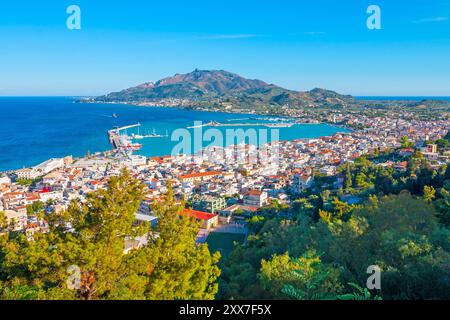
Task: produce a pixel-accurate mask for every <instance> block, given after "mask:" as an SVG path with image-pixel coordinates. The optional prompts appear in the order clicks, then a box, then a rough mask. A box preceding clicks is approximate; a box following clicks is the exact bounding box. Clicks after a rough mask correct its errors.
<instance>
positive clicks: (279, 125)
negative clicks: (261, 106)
mask: <svg viewBox="0 0 450 320" xmlns="http://www.w3.org/2000/svg"><path fill="white" fill-rule="evenodd" d="M293 125H294V124H293V123H268V124H266V125H265V126H266V127H269V128H290V127H292V126H293Z"/></svg>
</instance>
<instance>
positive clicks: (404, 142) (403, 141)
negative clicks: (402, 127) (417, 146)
mask: <svg viewBox="0 0 450 320" xmlns="http://www.w3.org/2000/svg"><path fill="white" fill-rule="evenodd" d="M400 143H401V146H402V148H412V147H413V146H414V143H413V142H410V141H409V138H408V136H403V137H402V139H401V141H400Z"/></svg>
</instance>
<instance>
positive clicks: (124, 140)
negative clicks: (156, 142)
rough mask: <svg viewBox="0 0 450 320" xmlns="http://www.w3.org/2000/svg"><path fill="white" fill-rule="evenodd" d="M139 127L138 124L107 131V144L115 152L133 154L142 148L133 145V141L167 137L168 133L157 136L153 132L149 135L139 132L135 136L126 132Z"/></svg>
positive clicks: (136, 144) (138, 145) (135, 144)
mask: <svg viewBox="0 0 450 320" xmlns="http://www.w3.org/2000/svg"><path fill="white" fill-rule="evenodd" d="M140 127H141V124H140V123H136V124H131V125H127V126H123V127H117V128H114V129H111V130H109V131H108V138H109V142H110V143H111V145H112V146H113V148H114V149H115V150H119V151H125V152H133V151H138V150H140V149H141V148H142V144H140V143H135V142H133V140H140V139H147V138H166V137H168V136H169V135H168V133H167V132H166V134H165V135H162V134H157V133H156V132H155V130H153V132H152V133H150V134H140V133H139V131H138V133H137V134H135V133H132V134H130V135H128V133H127V130H128V129H133V128H138V130H139V128H140Z"/></svg>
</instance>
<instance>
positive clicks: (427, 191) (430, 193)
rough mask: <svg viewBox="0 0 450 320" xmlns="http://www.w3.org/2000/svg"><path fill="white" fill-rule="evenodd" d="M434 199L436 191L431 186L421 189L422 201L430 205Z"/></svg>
mask: <svg viewBox="0 0 450 320" xmlns="http://www.w3.org/2000/svg"><path fill="white" fill-rule="evenodd" d="M435 197H436V190H435V189H434V188H433V187H432V186H425V187H423V200H425V202H427V203H431V202H432V201H433V200H434V198H435Z"/></svg>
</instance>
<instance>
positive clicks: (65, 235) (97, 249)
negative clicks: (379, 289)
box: [0, 171, 219, 300]
mask: <svg viewBox="0 0 450 320" xmlns="http://www.w3.org/2000/svg"><path fill="white" fill-rule="evenodd" d="M142 195H143V185H142V184H141V183H140V182H139V181H138V180H136V179H134V178H133V177H131V175H130V173H129V172H127V171H123V172H122V174H121V175H120V176H118V177H112V178H110V180H109V182H108V184H107V187H106V189H104V190H98V191H96V192H95V193H91V194H89V195H88V196H87V198H86V202H72V203H71V204H70V206H69V208H68V210H67V211H65V212H63V213H60V214H57V213H54V214H51V215H49V216H48V217H46V218H47V219H48V222H49V226H50V231H49V232H48V233H35V234H34V236H33V239H32V241H30V240H29V239H28V238H27V237H26V236H25V235H22V234H19V235H14V234H12V233H10V234H9V235H6V238H5V237H2V238H1V239H3V240H2V242H0V283H2V288H3V290H0V298H1V297H3V298H14V299H21V298H23V299H88V300H91V299H189V298H192V299H210V298H213V297H214V294H215V292H216V291H217V284H215V280H216V278H217V277H218V272H219V270H218V268H217V266H216V263H217V261H218V259H219V256H218V255H211V254H210V253H209V250H208V248H207V246H206V245H198V246H196V244H195V239H196V230H197V224H196V223H195V221H192V220H191V219H178V213H179V209H180V207H179V206H177V205H175V203H174V201H173V195H172V194H170V196H168V200H167V201H166V202H164V204H163V205H162V206H161V207H160V209H156V211H157V213H158V218H159V222H160V223H159V228H158V230H157V231H158V232H159V233H158V234H157V233H156V232H155V230H153V231H151V230H150V226H149V225H148V224H140V225H135V223H134V222H135V214H136V212H137V210H138V208H139V205H140V203H141V200H142ZM169 199H170V200H169ZM145 242H147V245H144V246H143V247H140V246H137V244H138V243H144V244H145ZM126 247H127V249H129V250H127V251H125V248H126Z"/></svg>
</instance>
